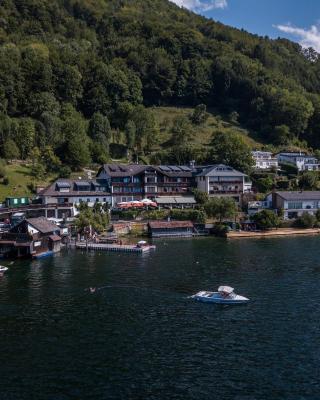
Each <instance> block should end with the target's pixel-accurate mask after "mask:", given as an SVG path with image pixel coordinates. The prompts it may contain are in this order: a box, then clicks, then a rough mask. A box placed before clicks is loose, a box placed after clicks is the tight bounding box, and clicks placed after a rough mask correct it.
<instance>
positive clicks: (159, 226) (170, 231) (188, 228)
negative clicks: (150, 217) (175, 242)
mask: <svg viewBox="0 0 320 400" xmlns="http://www.w3.org/2000/svg"><path fill="white" fill-rule="evenodd" d="M148 233H149V235H150V236H152V237H154V238H160V237H191V236H193V233H194V226H193V223H192V222H191V221H150V222H149V224H148Z"/></svg>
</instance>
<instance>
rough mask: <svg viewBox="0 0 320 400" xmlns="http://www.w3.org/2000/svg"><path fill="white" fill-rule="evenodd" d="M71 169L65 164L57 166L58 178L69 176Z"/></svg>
mask: <svg viewBox="0 0 320 400" xmlns="http://www.w3.org/2000/svg"><path fill="white" fill-rule="evenodd" d="M70 175H71V169H70V167H68V166H67V165H63V166H62V167H60V168H59V178H65V179H67V178H70Z"/></svg>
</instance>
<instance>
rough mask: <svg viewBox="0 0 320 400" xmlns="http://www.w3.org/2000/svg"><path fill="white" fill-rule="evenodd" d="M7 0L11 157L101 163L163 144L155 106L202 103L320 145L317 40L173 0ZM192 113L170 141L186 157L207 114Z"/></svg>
mask: <svg viewBox="0 0 320 400" xmlns="http://www.w3.org/2000/svg"><path fill="white" fill-rule="evenodd" d="M0 3H1V7H0V113H1V114H0V133H1V137H0V153H1V154H0V156H2V157H5V158H18V157H20V158H28V157H32V158H33V159H34V160H39V162H40V161H41V163H42V164H43V168H42V173H45V171H48V172H50V171H51V170H55V169H56V170H57V169H61V168H62V165H69V166H70V167H71V168H73V169H76V168H78V167H80V166H83V165H86V164H88V163H89V162H90V160H92V161H94V162H103V161H105V160H107V159H108V157H109V149H110V144H111V143H120V144H122V146H127V147H128V149H129V150H130V153H131V154H133V153H139V154H140V155H142V156H143V155H144V154H148V153H150V152H151V151H153V150H154V149H155V148H157V145H158V144H159V133H160V127H159V124H158V121H157V118H156V117H155V113H154V112H153V111H152V106H162V107H163V106H184V107H185V106H187V107H191V108H195V107H196V106H198V105H199V104H203V105H206V107H207V108H209V109H215V110H217V112H218V113H222V114H223V115H229V116H230V118H231V119H233V120H234V121H236V122H237V123H239V124H241V125H242V126H245V127H246V128H248V129H249V130H252V131H254V132H256V134H258V135H259V137H260V138H261V140H262V141H264V142H266V143H272V144H274V145H288V144H292V143H299V141H307V143H308V144H309V145H311V146H313V147H314V148H317V147H320V60H319V59H318V54H317V53H315V52H314V51H313V50H312V49H310V50H308V51H305V50H304V51H303V50H302V49H301V47H300V46H299V45H298V44H295V43H293V42H290V41H288V40H284V39H281V40H280V39H279V40H270V39H268V38H261V37H258V36H256V35H251V34H249V33H247V32H244V31H240V30H237V29H233V28H230V27H227V26H224V25H223V24H220V23H217V22H214V21H210V20H207V19H205V18H203V17H201V16H198V15H196V14H194V13H191V12H189V11H187V10H183V9H180V8H178V7H177V6H175V5H174V4H172V3H171V2H169V1H167V0H56V1H51V0H1V2H0ZM202 107H203V106H202ZM200 108H201V107H200ZM201 110H202V111H203V110H204V108H202V109H201ZM189 122H190V121H187V119H186V118H185V120H182V118H180V121H175V122H174V125H175V126H173V127H168V131H170V132H172V135H173V138H172V146H174V147H175V148H177V149H178V150H179V151H180V152H185V154H186V155H187V156H188V157H189V156H192V155H193V154H192V149H191V148H190V146H189V139H190V136H189V137H188V135H185V134H186V133H187V132H188V131H189V132H192V135H193V136H196V135H197V129H196V126H197V125H201V123H202V121H201V120H196V118H195V120H193V121H191V122H190V123H191V125H193V128H192V129H191V128H190V126H189V125H187V124H188V123H189ZM175 135H176V136H175ZM180 139H182V140H180ZM193 139H194V138H193ZM171 154H172V153H171ZM174 154H175V153H174ZM194 156H195V157H197V154H195V155H194ZM163 157H164V158H165V155H164V156H163V154H162V159H163ZM201 157H202V158H203V157H205V156H204V155H203V154H202V155H201ZM177 161H179V160H177ZM40 172H41V171H40ZM40 172H39V173H40Z"/></svg>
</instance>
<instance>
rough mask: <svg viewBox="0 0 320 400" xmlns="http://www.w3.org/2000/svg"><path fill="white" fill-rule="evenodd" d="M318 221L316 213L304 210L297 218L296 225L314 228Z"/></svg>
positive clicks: (297, 226)
mask: <svg viewBox="0 0 320 400" xmlns="http://www.w3.org/2000/svg"><path fill="white" fill-rule="evenodd" d="M316 222H317V218H316V217H315V216H314V215H312V214H309V213H308V212H304V213H303V214H302V215H301V216H300V217H298V218H297V219H296V220H295V222H294V226H295V227H296V228H313V227H314V226H315V224H316Z"/></svg>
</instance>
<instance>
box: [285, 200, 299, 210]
mask: <svg viewBox="0 0 320 400" xmlns="http://www.w3.org/2000/svg"><path fill="white" fill-rule="evenodd" d="M288 208H289V209H294V210H298V209H302V201H289V202H288Z"/></svg>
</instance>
